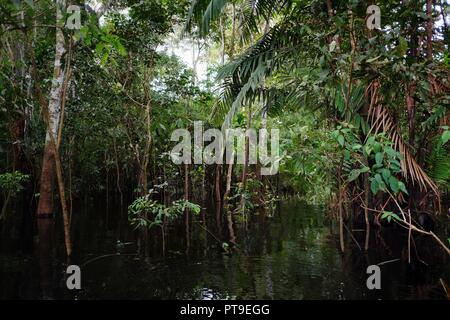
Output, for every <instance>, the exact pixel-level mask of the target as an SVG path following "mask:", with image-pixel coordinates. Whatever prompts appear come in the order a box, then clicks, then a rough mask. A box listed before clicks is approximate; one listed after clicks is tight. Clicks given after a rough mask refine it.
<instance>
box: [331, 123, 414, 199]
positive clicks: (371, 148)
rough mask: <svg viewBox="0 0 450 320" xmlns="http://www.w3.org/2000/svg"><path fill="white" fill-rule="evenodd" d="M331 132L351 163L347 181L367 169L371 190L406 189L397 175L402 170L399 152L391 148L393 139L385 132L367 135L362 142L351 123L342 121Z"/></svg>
mask: <svg viewBox="0 0 450 320" xmlns="http://www.w3.org/2000/svg"><path fill="white" fill-rule="evenodd" d="M331 135H332V137H333V138H334V139H335V140H336V141H337V142H338V143H339V145H340V147H341V148H342V149H343V152H344V162H346V163H347V164H350V165H348V166H349V167H350V168H351V170H350V171H349V173H348V175H347V182H348V183H349V182H352V181H355V180H356V179H358V177H359V176H360V175H361V174H364V173H369V181H370V189H371V191H372V193H373V194H376V193H378V192H379V191H383V192H386V191H390V192H393V193H394V194H396V193H398V192H403V193H406V194H407V193H408V191H407V190H406V186H405V184H404V183H403V182H402V181H401V180H399V178H398V176H399V175H400V174H401V164H400V161H401V160H402V155H401V154H400V153H399V152H398V151H396V150H394V148H393V147H392V142H391V141H390V140H389V139H388V138H387V137H386V135H385V134H384V133H380V134H376V135H369V137H368V138H367V140H366V141H365V142H364V144H362V143H361V142H360V139H359V137H358V135H357V134H356V132H355V130H354V126H353V125H351V124H345V123H343V124H342V125H340V126H338V127H337V130H335V131H333V132H332V133H331ZM355 167H356V168H355Z"/></svg>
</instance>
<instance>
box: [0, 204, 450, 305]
mask: <svg viewBox="0 0 450 320" xmlns="http://www.w3.org/2000/svg"><path fill="white" fill-rule="evenodd" d="M208 212H210V214H209V215H207V218H206V221H207V223H206V224H205V223H204V222H203V220H202V221H200V220H199V221H197V222H196V221H192V225H191V229H190V233H191V238H192V239H191V240H190V241H191V243H190V253H189V255H188V256H186V255H185V249H186V240H185V233H184V232H183V231H184V228H185V226H184V225H181V226H179V227H172V228H169V230H168V235H167V239H166V243H165V247H166V252H165V256H163V255H162V250H161V245H162V243H160V242H161V241H160V240H157V239H158V237H157V236H155V233H153V232H150V234H149V239H156V240H153V242H152V243H150V246H152V247H153V248H154V250H151V252H150V255H148V256H147V257H145V256H143V255H136V252H137V251H138V247H137V237H136V233H135V232H133V230H132V229H130V228H129V227H128V226H127V225H126V223H125V222H124V223H122V224H118V225H117V226H116V227H115V228H114V229H113V231H111V230H109V231H108V230H107V229H106V228H99V227H98V226H99V225H100V221H96V220H94V219H88V216H87V214H86V215H80V220H79V221H78V222H77V224H76V226H77V230H76V231H75V233H76V237H77V240H76V241H75V243H77V244H78V246H77V247H76V248H75V253H76V256H75V258H74V259H75V260H77V261H78V263H79V264H80V265H83V267H82V272H83V277H82V279H83V281H82V287H83V289H82V290H81V291H80V292H78V293H77V298H79V299H99V298H106V299H116V298H121V299H203V300H210V299H426V298H437V299H443V298H445V295H444V291H443V289H442V286H441V284H440V279H443V281H444V282H446V283H450V269H449V266H450V264H449V261H448V258H447V257H446V256H445V255H443V254H442V252H441V251H440V250H439V249H438V248H436V247H435V246H434V245H433V243H432V241H429V239H426V238H416V242H415V248H416V251H417V254H418V256H420V259H421V260H422V261H423V262H425V263H427V265H425V264H424V263H422V262H418V261H414V263H413V264H411V265H408V264H407V262H406V260H407V259H405V258H406V256H407V255H406V253H405V246H404V243H406V242H405V241H404V239H402V237H401V236H399V235H398V233H396V232H389V230H388V232H383V234H381V233H377V232H372V235H371V236H372V238H371V239H370V244H371V246H372V249H371V250H369V252H368V253H364V252H363V251H360V250H359V249H358V248H357V246H356V245H355V244H354V241H358V242H359V243H360V244H361V245H364V241H365V235H364V232H355V239H350V238H348V239H346V243H347V244H348V245H349V250H346V252H345V254H341V253H340V251H339V239H338V236H337V234H335V233H333V232H332V230H333V229H335V228H332V226H331V224H332V222H331V221H330V220H328V219H327V218H326V215H325V214H324V211H323V209H321V208H318V207H311V206H306V205H304V204H301V203H299V202H297V201H286V202H283V203H282V204H281V205H280V206H279V207H278V210H277V212H275V213H274V214H273V216H272V217H267V215H265V214H261V213H260V214H257V213H255V214H254V215H252V216H251V217H250V219H249V221H248V222H247V224H246V225H247V226H244V224H243V223H239V221H238V220H239V219H236V221H237V223H235V225H234V232H235V236H236V238H237V243H238V245H237V246H236V247H235V248H234V249H233V250H224V247H223V243H222V242H223V241H228V239H227V238H226V235H225V234H226V233H227V232H226V230H228V227H227V224H226V216H225V217H223V219H220V218H219V216H218V215H217V211H216V210H215V209H213V210H211V211H208ZM92 216H96V215H90V217H92ZM236 218H237V217H236ZM110 219H111V216H110ZM199 219H200V218H199ZM78 228H80V229H83V230H78ZM391 231H392V230H391ZM45 249H47V248H42V250H43V251H42V253H40V255H41V256H44V255H48V250H47V251H46V250H45ZM415 256H417V255H415ZM44 260H45V259H44ZM416 260H417V259H416ZM383 261H384V262H385V263H384V264H382V266H381V270H382V290H377V291H369V290H368V289H367V288H366V285H365V284H366V279H367V275H366V267H367V266H368V265H370V264H377V263H380V262H383ZM389 261H390V262H389ZM40 268H41V270H44V271H45V268H43V266H40ZM8 275H9V271H8V270H6V271H5V270H3V269H2V270H1V273H0V277H1V280H3V278H5V277H7V276H8ZM40 279H41V280H40V281H42V288H45V289H46V292H51V288H50V287H49V286H50V283H49V282H48V279H52V277H51V276H49V275H48V274H46V273H45V272H44V273H42V274H41V275H40ZM44 279H47V280H44ZM23 281H33V279H27V280H23ZM50 282H51V284H52V285H53V286H60V287H61V284H60V282H59V283H56V284H55V281H53V282H52V281H50ZM2 283H3V282H2ZM6 285H7V289H6V290H5V288H3V290H2V297H17V296H18V297H23V296H20V293H18V292H17V290H16V288H14V287H13V286H12V285H10V284H9V283H7V284H6ZM31 287H33V286H31ZM58 292H61V290H60V291H57V293H56V294H57V295H58ZM63 292H64V291H63ZM46 296H51V293H46ZM71 297H73V295H70V294H67V292H66V293H64V294H59V296H57V298H71Z"/></svg>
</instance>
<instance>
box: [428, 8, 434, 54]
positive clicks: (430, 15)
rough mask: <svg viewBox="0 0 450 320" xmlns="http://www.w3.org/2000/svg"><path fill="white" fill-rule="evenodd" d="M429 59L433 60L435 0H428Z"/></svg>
mask: <svg viewBox="0 0 450 320" xmlns="http://www.w3.org/2000/svg"><path fill="white" fill-rule="evenodd" d="M427 59H428V60H433V0H427Z"/></svg>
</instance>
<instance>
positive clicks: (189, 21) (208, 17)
mask: <svg viewBox="0 0 450 320" xmlns="http://www.w3.org/2000/svg"><path fill="white" fill-rule="evenodd" d="M230 2H231V0H194V1H193V2H192V5H191V7H190V9H189V12H188V16H187V18H186V25H185V31H191V30H192V27H193V26H194V25H198V26H199V31H200V35H201V36H205V35H206V34H207V33H208V32H209V30H210V28H211V23H212V22H213V21H214V20H216V19H217V18H218V17H219V16H220V14H221V13H222V11H223V9H224V8H225V6H226V5H227V4H228V3H230Z"/></svg>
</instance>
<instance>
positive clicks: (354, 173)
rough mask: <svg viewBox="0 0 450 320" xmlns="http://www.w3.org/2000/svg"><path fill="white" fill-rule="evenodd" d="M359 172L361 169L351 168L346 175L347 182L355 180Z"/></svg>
mask: <svg viewBox="0 0 450 320" xmlns="http://www.w3.org/2000/svg"><path fill="white" fill-rule="evenodd" d="M360 173H361V171H359V170H358V169H355V170H352V171H351V172H350V174H349V175H348V182H351V181H354V180H356V179H357V178H358V177H359V174H360Z"/></svg>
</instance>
